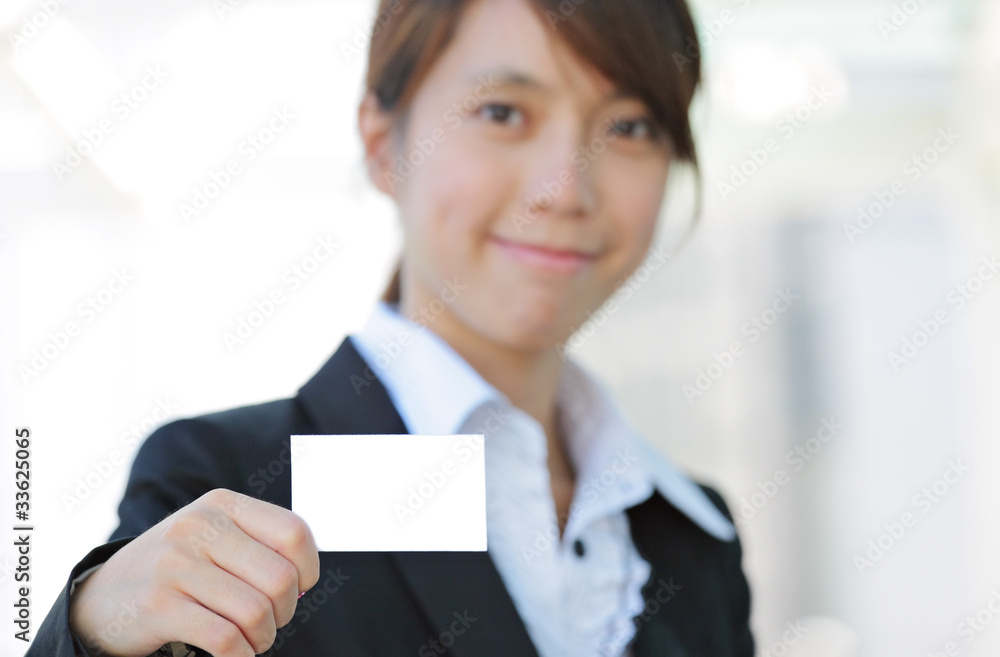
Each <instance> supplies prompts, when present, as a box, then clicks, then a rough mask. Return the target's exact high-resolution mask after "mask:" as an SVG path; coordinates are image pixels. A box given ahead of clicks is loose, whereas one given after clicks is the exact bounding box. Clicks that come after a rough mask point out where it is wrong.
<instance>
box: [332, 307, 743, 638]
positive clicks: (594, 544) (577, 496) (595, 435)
mask: <svg viewBox="0 0 1000 657" xmlns="http://www.w3.org/2000/svg"><path fill="white" fill-rule="evenodd" d="M351 340H352V342H353V343H354V345H355V347H356V348H357V350H358V352H359V353H360V354H361V356H362V357H363V358H364V359H365V361H366V362H367V363H368V365H369V367H370V368H371V370H372V372H373V373H374V374H375V375H376V376H377V377H378V378H379V380H380V381H381V382H382V384H383V385H384V387H385V388H386V391H387V392H388V394H389V397H390V399H391V400H392V402H393V404H394V405H395V407H396V410H397V411H398V412H399V414H400V417H401V418H402V420H403V422H404V424H405V425H406V427H407V429H408V430H409V431H410V433H414V434H479V433H481V434H483V435H484V436H485V443H484V448H485V450H486V454H485V461H486V524H487V546H488V547H487V550H488V553H489V555H490V557H491V558H492V560H493V563H494V564H495V565H496V568H497V571H498V572H499V573H500V577H501V578H502V580H503V582H504V585H505V586H506V588H507V591H508V592H509V593H510V596H511V599H512V600H513V602H514V606H515V607H516V609H517V611H518V613H519V615H520V617H521V619H522V621H523V622H524V625H525V627H526V628H527V631H528V635H529V636H530V638H531V640H532V642H533V643H534V645H535V647H536V649H537V651H538V654H539V655H540V657H564V656H565V657H569V656H572V657H589V656H594V657H598V656H599V657H629V656H630V654H631V652H630V650H628V645H629V643H630V642H631V640H632V639H633V637H634V635H635V623H634V622H633V618H635V617H636V616H638V615H640V614H641V613H642V611H643V600H642V595H641V589H642V587H643V585H644V584H645V583H646V582H647V580H648V579H649V575H650V566H649V564H648V563H647V562H646V561H645V560H644V559H643V558H642V557H641V556H640V555H639V553H638V552H637V551H636V549H635V545H634V544H633V542H632V537H631V534H630V531H629V522H628V517H627V516H626V514H625V510H626V509H628V508H629V507H631V506H634V505H636V504H639V503H640V502H642V501H644V500H646V499H648V498H649V497H650V495H652V494H653V489H654V488H655V489H657V490H658V491H659V492H660V494H661V495H663V496H664V497H665V498H666V499H667V500H668V501H669V502H671V504H673V505H674V506H675V507H677V508H678V510H680V511H681V512H682V513H685V514H686V515H688V516H689V517H690V518H691V519H692V520H693V521H694V522H695V523H696V524H698V525H699V526H700V527H702V528H703V529H704V530H705V531H706V532H708V533H709V534H712V535H713V536H716V537H718V538H720V539H722V540H732V539H733V538H734V537H735V529H734V527H733V525H732V523H730V522H729V520H727V519H726V517H725V516H724V515H722V514H721V513H720V512H719V511H718V509H716V507H715V505H714V504H712V502H711V500H709V499H708V497H707V496H706V495H705V494H704V493H703V492H702V490H701V489H700V488H699V487H698V486H697V485H696V484H695V483H694V482H693V481H691V480H690V479H688V478H687V477H686V476H684V475H683V474H682V473H681V472H679V471H678V470H677V469H676V468H675V467H674V466H673V465H672V464H671V463H670V462H669V461H668V460H667V459H666V458H665V457H663V456H662V455H661V454H659V453H658V452H657V451H655V450H654V449H653V448H652V447H650V446H649V445H648V444H647V443H646V442H645V441H644V440H643V439H642V438H641V437H640V436H638V435H637V434H636V433H635V432H634V431H633V430H632V429H631V428H630V427H629V425H628V423H627V422H626V421H625V420H624V418H623V417H622V416H621V414H620V413H619V412H618V411H617V409H616V408H615V406H614V403H613V401H612V399H611V397H610V395H609V393H608V392H607V391H606V390H605V389H604V388H603V387H602V386H601V385H600V384H599V383H598V382H597V381H596V380H595V379H594V378H593V377H591V376H590V375H589V374H588V373H587V372H586V371H585V370H584V369H583V368H582V367H581V366H579V365H578V364H577V363H575V362H573V361H572V360H567V361H566V362H565V364H564V368H563V372H562V375H561V378H560V380H559V389H558V393H557V401H556V405H557V412H558V417H559V422H560V426H561V429H562V433H563V435H564V436H565V438H566V440H567V445H566V448H567V452H568V454H569V458H570V459H571V461H572V463H573V466H574V470H575V472H576V488H575V491H574V495H573V502H572V504H571V506H570V515H569V518H568V521H567V523H566V527H565V530H564V534H563V536H562V538H560V536H559V528H558V523H557V518H556V509H555V502H554V500H553V498H552V489H551V487H550V481H549V470H548V466H547V453H548V443H547V441H546V437H545V432H544V431H543V429H542V427H541V425H540V424H539V423H538V422H537V421H536V420H535V419H534V418H532V417H531V416H530V415H528V414H527V413H525V412H524V411H522V410H521V409H519V408H516V407H514V406H512V405H511V404H510V402H509V400H508V399H507V398H506V396H505V395H503V394H502V393H501V392H500V391H498V390H497V389H496V388H494V387H493V386H492V385H490V384H489V383H488V382H486V380H484V379H483V378H482V376H480V375H479V373H478V372H476V371H475V370H474V369H473V368H472V367H471V366H470V365H469V364H468V363H467V362H466V361H465V360H464V359H463V358H462V357H461V356H459V355H458V353H457V352H455V351H454V349H452V348H451V346H450V345H448V344H447V343H446V342H445V341H444V340H443V339H441V338H440V337H439V336H438V335H437V334H436V333H434V332H433V329H431V330H427V329H426V328H425V327H424V326H422V325H421V324H419V323H416V322H414V321H411V320H409V319H407V318H405V317H402V316H401V315H400V314H399V313H398V308H397V306H395V305H390V304H387V303H385V302H382V301H380V302H379V303H378V305H377V306H376V307H375V309H374V311H373V312H372V314H371V316H370V317H369V320H368V322H367V324H366V325H365V327H364V329H363V330H362V331H360V332H359V333H357V334H354V335H352V336H351Z"/></svg>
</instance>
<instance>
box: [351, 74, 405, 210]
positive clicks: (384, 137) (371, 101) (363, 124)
mask: <svg viewBox="0 0 1000 657" xmlns="http://www.w3.org/2000/svg"><path fill="white" fill-rule="evenodd" d="M392 128H393V121H392V117H391V115H390V114H389V112H386V111H384V110H383V109H382V108H381V107H380V106H379V103H378V99H377V98H376V97H375V92H374V91H370V90H369V91H367V92H365V95H364V97H363V98H362V99H361V103H360V105H358V130H359V131H360V133H361V141H362V143H363V144H364V147H365V163H366V164H367V165H368V176H369V177H370V178H371V181H372V182H373V183H374V184H375V186H376V187H378V188H379V189H380V190H382V192H384V193H385V194H386V195H388V196H391V197H393V198H395V187H396V185H395V184H393V183H392V182H391V180H390V176H388V175H387V174H391V173H393V172H392Z"/></svg>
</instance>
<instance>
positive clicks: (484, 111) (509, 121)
mask: <svg viewBox="0 0 1000 657" xmlns="http://www.w3.org/2000/svg"><path fill="white" fill-rule="evenodd" d="M479 115H480V116H483V117H485V118H486V119H487V120H488V121H490V122H492V123H499V124H506V125H510V126H515V125H521V124H523V123H524V114H522V113H521V110H519V109H517V108H516V107H514V106H513V105H506V104H504V103H486V104H484V105H483V106H482V107H480V108H479Z"/></svg>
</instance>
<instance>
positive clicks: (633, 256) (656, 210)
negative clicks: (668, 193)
mask: <svg viewBox="0 0 1000 657" xmlns="http://www.w3.org/2000/svg"><path fill="white" fill-rule="evenodd" d="M602 173H605V181H606V185H605V186H604V201H605V203H606V204H607V211H608V214H609V215H610V216H611V217H613V218H614V220H615V230H616V231H617V232H618V238H619V244H618V247H619V250H620V253H621V256H622V257H621V260H622V261H624V262H627V263H628V264H626V265H625V266H626V267H631V266H638V264H639V261H641V259H642V258H643V256H644V255H645V252H646V249H647V248H648V247H649V244H650V242H651V240H652V237H653V234H654V232H655V231H656V225H657V219H658V218H659V215H660V209H661V205H662V203H663V194H664V187H665V185H666V167H665V166H664V165H659V164H657V165H655V166H650V167H643V168H639V167H617V168H615V167H609V171H607V172H602Z"/></svg>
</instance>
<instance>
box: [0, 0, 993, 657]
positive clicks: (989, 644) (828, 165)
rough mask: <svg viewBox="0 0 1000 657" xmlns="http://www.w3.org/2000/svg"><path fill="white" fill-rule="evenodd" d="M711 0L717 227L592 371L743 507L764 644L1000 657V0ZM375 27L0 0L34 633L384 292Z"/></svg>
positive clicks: (3, 372) (4, 245)
mask: <svg viewBox="0 0 1000 657" xmlns="http://www.w3.org/2000/svg"><path fill="white" fill-rule="evenodd" d="M693 6H694V10H695V12H696V16H697V19H698V24H699V28H700V32H701V35H702V44H703V48H704V50H703V54H704V58H705V60H704V62H705V85H704V87H703V89H702V92H701V95H700V96H699V98H698V100H697V102H696V106H695V108H694V117H695V122H696V127H697V132H698V135H697V136H698V140H699V149H700V155H701V158H702V163H703V173H704V188H703V198H704V211H703V213H702V216H701V218H700V220H699V225H698V226H697V227H696V229H695V233H694V235H693V237H692V239H691V240H690V241H689V242H687V243H686V244H685V245H684V246H683V247H682V248H680V249H676V250H673V255H672V257H671V259H670V260H669V265H668V266H667V267H664V268H661V269H659V271H657V272H655V273H653V274H651V275H650V276H648V277H644V278H645V280H642V281H638V280H636V281H634V282H633V286H634V289H635V294H633V296H632V297H630V298H629V299H628V300H627V301H625V302H623V303H621V304H620V305H619V308H618V310H617V312H615V313H614V314H612V315H610V316H609V317H608V318H607V321H606V322H605V323H604V324H603V325H601V326H599V327H589V328H588V331H587V332H588V333H589V335H586V336H583V335H581V336H579V337H578V339H577V340H576V342H575V343H574V344H576V345H577V348H575V349H574V352H575V354H576V357H577V358H579V359H580V360H581V361H583V362H584V363H585V364H586V365H588V366H590V368H591V370H592V371H594V372H595V373H596V374H597V375H598V376H599V377H601V378H602V379H603V380H604V381H606V382H607V383H608V385H609V386H610V388H611V390H612V391H613V393H614V394H615V395H616V397H617V399H618V400H619V401H620V403H621V404H622V405H623V407H624V408H625V409H626V411H627V414H628V416H629V417H630V419H631V420H632V421H633V422H634V424H635V425H636V426H637V427H638V428H639V429H640V430H641V431H642V432H643V433H644V435H646V436H647V437H648V438H649V440H650V441H651V442H652V443H654V444H655V445H656V446H657V447H659V448H660V449H661V451H663V452H664V453H666V454H668V455H669V456H670V457H671V458H672V459H673V460H674V461H675V462H677V463H678V464H679V465H680V466H681V467H683V468H684V469H685V470H687V471H688V472H689V473H691V474H692V475H693V476H695V477H697V478H699V479H701V480H703V481H706V482H708V483H711V484H713V485H715V486H716V487H717V488H719V489H720V490H721V491H722V492H723V494H724V495H725V497H726V499H727V501H728V502H729V505H730V507H731V508H732V510H733V512H734V513H735V514H736V515H737V517H738V518H739V531H740V535H741V537H742V540H743V543H744V549H745V553H744V565H745V569H746V571H747V573H748V576H749V578H750V582H751V587H752V591H753V617H752V625H753V629H754V631H755V635H756V637H757V641H758V645H759V648H760V651H761V653H762V654H771V655H786V654H788V655H799V656H804V655H808V656H811V657H819V656H824V657H841V656H843V657H847V656H854V655H856V656H858V657H876V656H877V657H895V656H899V657H902V656H904V655H907V656H912V655H942V654H948V655H958V654H961V655H976V656H985V655H989V656H991V657H995V656H996V655H997V654H1000V558H998V555H1000V476H998V475H1000V440H998V438H1000V403H998V400H1000V375H998V371H1000V340H998V337H1000V275H998V274H1000V266H998V264H997V263H998V259H1000V3H998V2H996V1H987V0H949V1H947V2H945V1H943V0H937V1H930V0H906V1H904V2H888V1H885V2H882V1H875V0H863V1H861V0H853V1H852V0H842V1H840V2H829V1H826V2H824V1H821V0H809V1H807V2H802V1H799V2H792V1H791V0H711V1H709V0H697V1H695V2H694V3H693ZM374 9H375V3H374V2H372V1H371V0H363V1H348V0H344V1H329V2H317V1H294V2H289V1H288V0H286V1H284V2H280V3H279V2H277V1H276V0H270V1H269V0H179V1H175V2H171V3H134V2H124V1H123V0H47V1H46V2H41V1H40V0H5V2H4V3H3V4H2V6H0V34H2V35H3V37H4V38H2V39H0V362H2V366H0V431H2V432H3V434H4V435H5V437H4V438H3V444H4V448H3V449H2V450H0V471H2V472H3V475H2V478H0V481H2V482H3V485H2V495H3V500H4V502H3V505H2V506H3V516H4V517H5V518H8V517H10V516H8V514H9V513H11V512H12V506H13V504H12V501H13V499H14V490H15V489H14V482H13V478H12V477H11V476H10V473H11V472H12V471H13V460H14V448H13V445H12V443H13V441H12V438H13V435H12V434H13V431H14V428H15V427H20V426H27V427H30V429H31V432H32V461H31V462H32V495H33V498H32V518H31V521H32V524H33V525H34V526H35V531H34V537H33V542H34V546H33V551H32V589H31V590H32V606H33V619H34V627H33V628H32V635H33V634H34V629H35V628H37V625H38V624H40V622H41V620H42V618H43V617H44V615H45V613H46V612H47V611H48V609H49V607H50V606H51V604H52V603H53V601H54V600H55V597H56V595H57V594H58V591H59V589H60V588H61V587H62V586H63V584H64V582H65V578H66V576H67V574H68V572H69V570H70V568H71V567H72V566H73V565H74V564H75V563H76V562H77V561H78V560H79V559H80V558H82V557H83V556H84V555H85V554H86V553H87V552H88V551H89V550H90V549H91V548H92V547H94V546H96V545H98V544H100V543H102V542H104V540H105V539H106V537H107V536H108V535H109V534H110V532H111V531H112V530H113V528H114V527H115V525H116V505H117V503H118V501H119V499H120V497H121V494H122V492H123V489H124V482H125V479H126V477H127V474H128V470H129V465H130V463H131V459H132V455H133V454H134V451H135V449H136V447H137V446H138V444H139V443H140V442H141V440H142V438H143V437H144V436H146V435H148V433H149V432H150V430H152V429H153V428H154V427H156V426H158V425H160V424H162V423H163V422H165V421H167V420H168V419H170V418H174V417H179V416H188V415H193V414H198V413H203V412H207V411H211V410H217V409H221V408H226V407H231V406H236V405H243V404H246V403H250V402H256V401H264V400H268V399H273V398H276V397H281V396H288V395H292V394H294V392H295V391H296V390H297V389H298V387H299V386H300V385H301V384H302V383H304V382H305V381H306V380H307V379H308V378H309V377H310V376H311V375H312V374H313V373H314V372H315V371H316V370H317V369H318V368H319V366H320V365H321V364H322V363H323V362H325V360H326V359H327V358H328V357H329V355H330V354H331V353H332V352H333V350H334V349H335V348H336V346H337V345H338V344H339V342H340V340H341V339H342V337H343V336H344V335H345V334H347V333H349V332H351V331H355V330H358V329H359V328H360V327H361V326H362V325H363V323H364V321H365V319H366V317H367V314H368V312H369V311H370V309H371V307H372V305H373V304H374V302H375V299H376V298H377V296H378V295H379V293H380V291H381V290H382V288H383V287H384V284H385V281H386V278H387V276H388V274H389V272H390V270H391V267H392V265H393V263H394V259H395V256H396V253H397V250H398V248H399V245H400V234H399V231H398V228H397V225H396V219H395V216H394V213H393V207H392V206H391V204H390V203H389V202H388V201H387V200H386V199H385V198H384V197H382V196H380V195H379V193H378V192H377V191H376V190H375V189H374V187H373V186H372V185H371V184H370V182H368V180H367V177H366V174H365V171H364V167H363V166H362V159H361V145H360V141H359V139H358V136H357V128H356V119H355V116H356V114H355V113H356V107H357V102H358V100H359V99H360V96H361V91H362V75H363V72H364V67H365V59H366V55H365V53H366V49H367V43H368V38H369V36H368V35H369V34H370V31H371V28H370V24H371V20H372V17H373V14H374ZM667 233H668V231H664V233H663V235H662V238H663V239H664V240H666V239H668V237H667ZM330 243H335V244H337V245H338V246H335V247H333V248H332V255H331V256H330V257H328V258H326V259H325V260H319V259H318V258H316V255H315V254H316V253H317V248H319V247H321V246H322V245H323V244H330ZM668 246H670V245H668ZM323 253H327V251H323ZM274 290H280V291H282V292H283V293H284V295H285V297H284V298H285V300H284V302H283V303H282V304H280V305H277V306H275V307H274V308H273V309H272V311H271V312H262V311H257V313H256V314H255V310H257V308H259V307H262V306H266V304H262V303H261V302H262V301H263V300H264V299H266V298H267V297H269V296H270V294H271V293H272V291H274ZM255 304H257V305H255ZM589 329H593V330H589ZM735 343H738V344H735ZM11 526H12V524H11V523H9V522H7V521H6V520H4V522H3V523H2V532H3V539H2V545H0V582H2V583H3V585H2V592H3V593H2V595H3V600H2V604H3V608H4V609H5V610H8V611H7V612H5V613H6V614H9V613H10V610H11V609H12V607H11V606H10V605H12V604H13V601H14V598H13V594H14V588H15V587H14V586H13V581H12V578H13V567H14V564H15V562H16V557H15V553H14V551H13V550H14V549H13V547H12V540H13V539H12V537H11V536H10V534H9V532H10V528H11ZM5 617H6V616H5ZM5 626H6V627H7V628H8V629H7V630H5V631H4V632H3V634H2V636H0V653H3V654H5V655H6V654H10V655H19V654H22V653H23V652H24V650H25V649H26V646H25V645H24V644H23V643H22V642H20V641H16V640H14V639H13V637H12V634H13V632H12V631H11V630H10V628H11V627H12V626H11V625H9V624H6V625H5ZM793 630H797V631H793Z"/></svg>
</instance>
